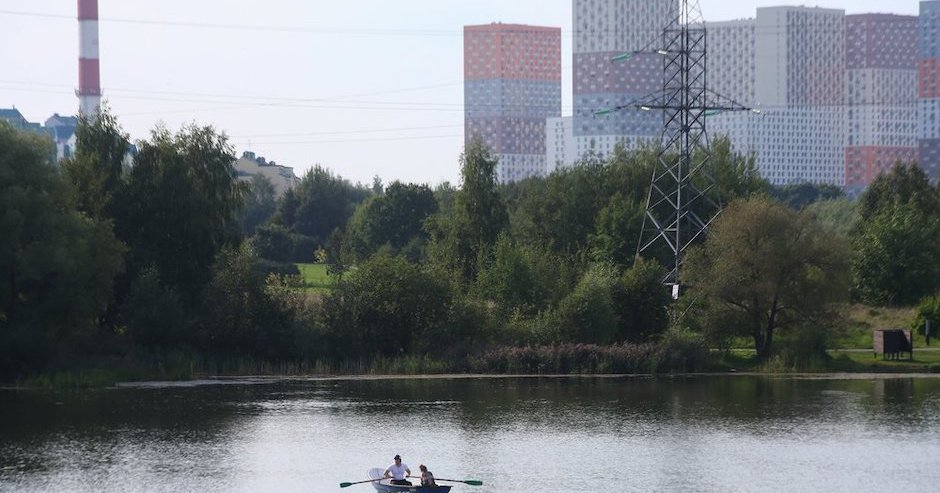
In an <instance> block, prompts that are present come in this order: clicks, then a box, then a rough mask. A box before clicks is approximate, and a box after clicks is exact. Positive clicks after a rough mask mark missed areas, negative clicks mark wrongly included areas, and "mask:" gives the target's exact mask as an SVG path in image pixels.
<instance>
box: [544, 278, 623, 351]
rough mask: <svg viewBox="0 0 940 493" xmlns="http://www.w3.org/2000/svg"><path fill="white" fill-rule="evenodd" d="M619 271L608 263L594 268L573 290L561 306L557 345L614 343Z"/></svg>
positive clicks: (559, 307)
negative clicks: (614, 290)
mask: <svg viewBox="0 0 940 493" xmlns="http://www.w3.org/2000/svg"><path fill="white" fill-rule="evenodd" d="M616 279H617V277H616V272H615V271H614V269H613V267H611V266H609V265H605V264H596V265H594V266H591V267H590V268H589V269H588V271H587V272H585V273H584V276H583V277H582V278H581V281H580V282H579V283H578V285H577V286H576V287H575V288H574V291H572V292H571V294H569V295H568V296H566V297H565V298H564V299H563V300H561V303H559V305H558V312H557V315H558V336H557V338H556V341H557V342H574V341H577V342H583V343H598V344H604V343H608V342H611V341H612V340H614V337H615V334H616V330H617V314H616V312H615V311H614V303H613V298H612V296H611V294H612V290H613V287H614V284H615V283H616Z"/></svg>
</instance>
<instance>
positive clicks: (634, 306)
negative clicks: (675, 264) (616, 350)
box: [613, 258, 672, 342]
mask: <svg viewBox="0 0 940 493" xmlns="http://www.w3.org/2000/svg"><path fill="white" fill-rule="evenodd" d="M665 275H666V271H665V269H663V268H662V266H660V265H659V264H658V263H656V262H655V261H652V260H646V259H643V258H639V259H637V261H636V263H634V264H633V267H631V268H629V269H627V271H626V272H624V273H623V275H622V276H620V279H618V280H617V283H616V284H615V285H614V290H613V297H614V301H615V303H614V306H615V307H616V308H615V311H616V313H617V317H618V319H619V322H618V324H617V336H616V338H617V340H620V341H631V342H643V341H647V340H649V338H650V336H653V335H656V334H660V333H662V332H663V331H664V330H666V325H667V324H668V322H669V314H668V307H669V305H670V303H671V302H672V298H671V297H670V295H669V291H668V290H667V289H666V287H665V286H663V277H665Z"/></svg>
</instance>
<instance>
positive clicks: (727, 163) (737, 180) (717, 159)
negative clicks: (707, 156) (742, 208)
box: [711, 137, 771, 204]
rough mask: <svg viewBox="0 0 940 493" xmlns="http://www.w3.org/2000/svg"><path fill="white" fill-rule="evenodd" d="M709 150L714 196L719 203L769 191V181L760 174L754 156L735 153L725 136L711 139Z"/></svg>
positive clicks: (726, 202)
mask: <svg viewBox="0 0 940 493" xmlns="http://www.w3.org/2000/svg"><path fill="white" fill-rule="evenodd" d="M711 151H712V155H711V168H712V173H713V175H714V177H715V188H716V191H717V196H716V198H717V199H718V201H719V202H720V203H723V204H728V203H730V202H732V201H733V200H736V199H743V198H748V197H750V196H752V195H760V194H766V193H769V192H770V191H771V186H770V183H769V182H768V181H767V180H765V179H764V178H762V177H761V176H760V172H759V171H758V169H757V159H756V156H754V155H753V154H752V155H749V156H742V155H739V154H735V153H734V151H733V150H732V148H731V141H730V140H729V139H728V138H727V137H720V138H717V139H715V140H714V141H712V147H711Z"/></svg>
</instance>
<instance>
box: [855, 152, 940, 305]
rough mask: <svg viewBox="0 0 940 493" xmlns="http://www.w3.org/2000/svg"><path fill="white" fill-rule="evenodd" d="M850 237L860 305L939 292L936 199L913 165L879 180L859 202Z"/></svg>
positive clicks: (939, 218)
mask: <svg viewBox="0 0 940 493" xmlns="http://www.w3.org/2000/svg"><path fill="white" fill-rule="evenodd" d="M858 214H859V220H858V222H857V223H856V226H855V228H853V230H852V232H851V234H850V236H851V239H852V242H853V244H854V246H855V256H854V258H853V271H854V277H855V285H854V292H855V295H856V296H858V297H859V298H860V299H861V300H862V301H865V302H867V303H879V304H910V303H915V302H917V300H919V299H921V298H923V297H924V296H927V295H929V294H932V293H934V292H936V290H937V288H938V287H940V279H938V276H940V197H938V196H937V191H936V190H935V189H934V188H933V187H931V186H930V182H929V180H928V179H927V176H926V175H925V174H924V172H923V170H921V169H920V168H919V167H917V166H916V165H913V164H911V165H904V164H898V165H896V166H895V167H894V168H893V169H892V170H891V172H890V173H883V174H881V175H879V176H878V177H877V178H875V180H874V181H873V182H872V183H871V185H870V186H869V188H868V190H866V191H865V193H864V194H863V195H862V197H861V198H860V199H859V203H858Z"/></svg>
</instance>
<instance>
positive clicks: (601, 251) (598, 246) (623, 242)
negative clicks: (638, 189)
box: [588, 192, 646, 266]
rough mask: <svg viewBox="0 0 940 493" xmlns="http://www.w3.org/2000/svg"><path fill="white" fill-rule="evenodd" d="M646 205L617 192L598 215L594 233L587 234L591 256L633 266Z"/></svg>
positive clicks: (601, 260)
mask: <svg viewBox="0 0 940 493" xmlns="http://www.w3.org/2000/svg"><path fill="white" fill-rule="evenodd" d="M645 214H646V204H644V203H643V202H642V201H640V200H637V198H636V197H629V196H627V195H624V194H623V193H621V192H616V193H615V194H614V195H613V197H611V198H610V200H609V201H608V202H607V204H606V205H605V206H604V207H603V208H601V209H600V211H598V213H597V217H596V218H595V224H596V226H595V228H596V229H595V232H594V233H591V234H590V235H589V236H588V246H589V248H590V251H591V257H592V258H593V259H594V260H596V261H599V262H604V261H606V262H613V263H615V264H617V265H622V266H626V265H630V264H631V263H632V262H633V260H634V258H635V257H636V248H637V241H639V237H640V227H641V226H642V224H643V216H644V215H645Z"/></svg>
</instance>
